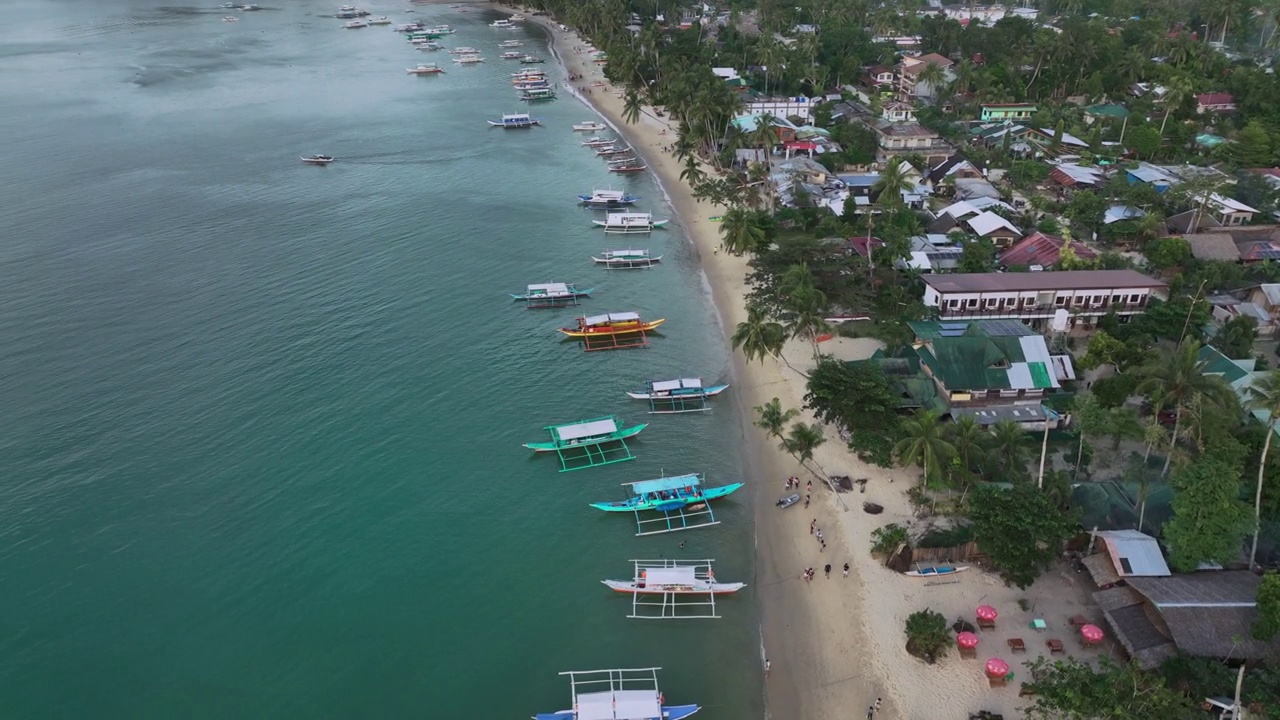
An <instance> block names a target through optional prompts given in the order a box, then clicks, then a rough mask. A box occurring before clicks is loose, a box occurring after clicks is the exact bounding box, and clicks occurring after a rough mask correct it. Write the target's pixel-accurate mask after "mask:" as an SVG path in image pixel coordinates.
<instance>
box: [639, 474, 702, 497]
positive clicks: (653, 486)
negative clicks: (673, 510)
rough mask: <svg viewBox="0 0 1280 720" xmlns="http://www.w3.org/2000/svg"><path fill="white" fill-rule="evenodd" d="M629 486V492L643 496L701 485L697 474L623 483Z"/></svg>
mask: <svg viewBox="0 0 1280 720" xmlns="http://www.w3.org/2000/svg"><path fill="white" fill-rule="evenodd" d="M624 484H625V485H630V486H631V491H632V492H634V493H635V494H637V495H644V494H646V493H651V492H662V491H664V490H676V489H679V488H684V487H696V486H698V485H701V484H702V481H701V480H699V479H698V476H697V474H696V473H695V474H689V475H677V476H676V477H668V478H658V479H657V480H641V481H639V482H633V483H624Z"/></svg>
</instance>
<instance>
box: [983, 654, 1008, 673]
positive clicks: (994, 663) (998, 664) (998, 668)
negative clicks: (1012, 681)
mask: <svg viewBox="0 0 1280 720" xmlns="http://www.w3.org/2000/svg"><path fill="white" fill-rule="evenodd" d="M1008 674H1009V663H1007V662H1005V661H1003V660H1001V659H1000V658H991V659H990V660H988V661H987V677H993V678H998V677H1004V676H1005V675H1008Z"/></svg>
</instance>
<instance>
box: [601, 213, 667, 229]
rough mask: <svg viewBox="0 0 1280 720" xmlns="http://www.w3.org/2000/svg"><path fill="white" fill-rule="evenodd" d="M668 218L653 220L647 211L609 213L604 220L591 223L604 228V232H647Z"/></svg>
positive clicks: (659, 226)
mask: <svg viewBox="0 0 1280 720" xmlns="http://www.w3.org/2000/svg"><path fill="white" fill-rule="evenodd" d="M668 222H669V221H668V220H654V219H653V215H650V214H649V213H609V214H608V215H606V216H605V219H604V220H592V221H591V224H592V225H595V226H596V227H602V228H604V231H605V232H606V233H620V234H629V233H640V234H643V233H648V232H652V231H653V229H654V228H661V227H663V226H664V225H666V224H667V223H668Z"/></svg>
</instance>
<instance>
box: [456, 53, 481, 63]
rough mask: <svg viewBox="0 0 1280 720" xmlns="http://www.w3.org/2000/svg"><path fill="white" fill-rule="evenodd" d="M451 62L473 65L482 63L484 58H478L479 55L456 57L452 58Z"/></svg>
mask: <svg viewBox="0 0 1280 720" xmlns="http://www.w3.org/2000/svg"><path fill="white" fill-rule="evenodd" d="M453 61H454V62H456V63H461V64H463V65H472V64H475V63H482V62H484V58H482V57H480V56H479V55H457V56H455V57H454V58H453Z"/></svg>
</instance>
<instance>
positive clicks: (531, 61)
mask: <svg viewBox="0 0 1280 720" xmlns="http://www.w3.org/2000/svg"><path fill="white" fill-rule="evenodd" d="M520 62H521V63H522V64H525V65H538V64H540V63H544V62H546V60H543V59H542V58H540V57H534V56H532V55H525V56H524V57H522V58H520Z"/></svg>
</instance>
